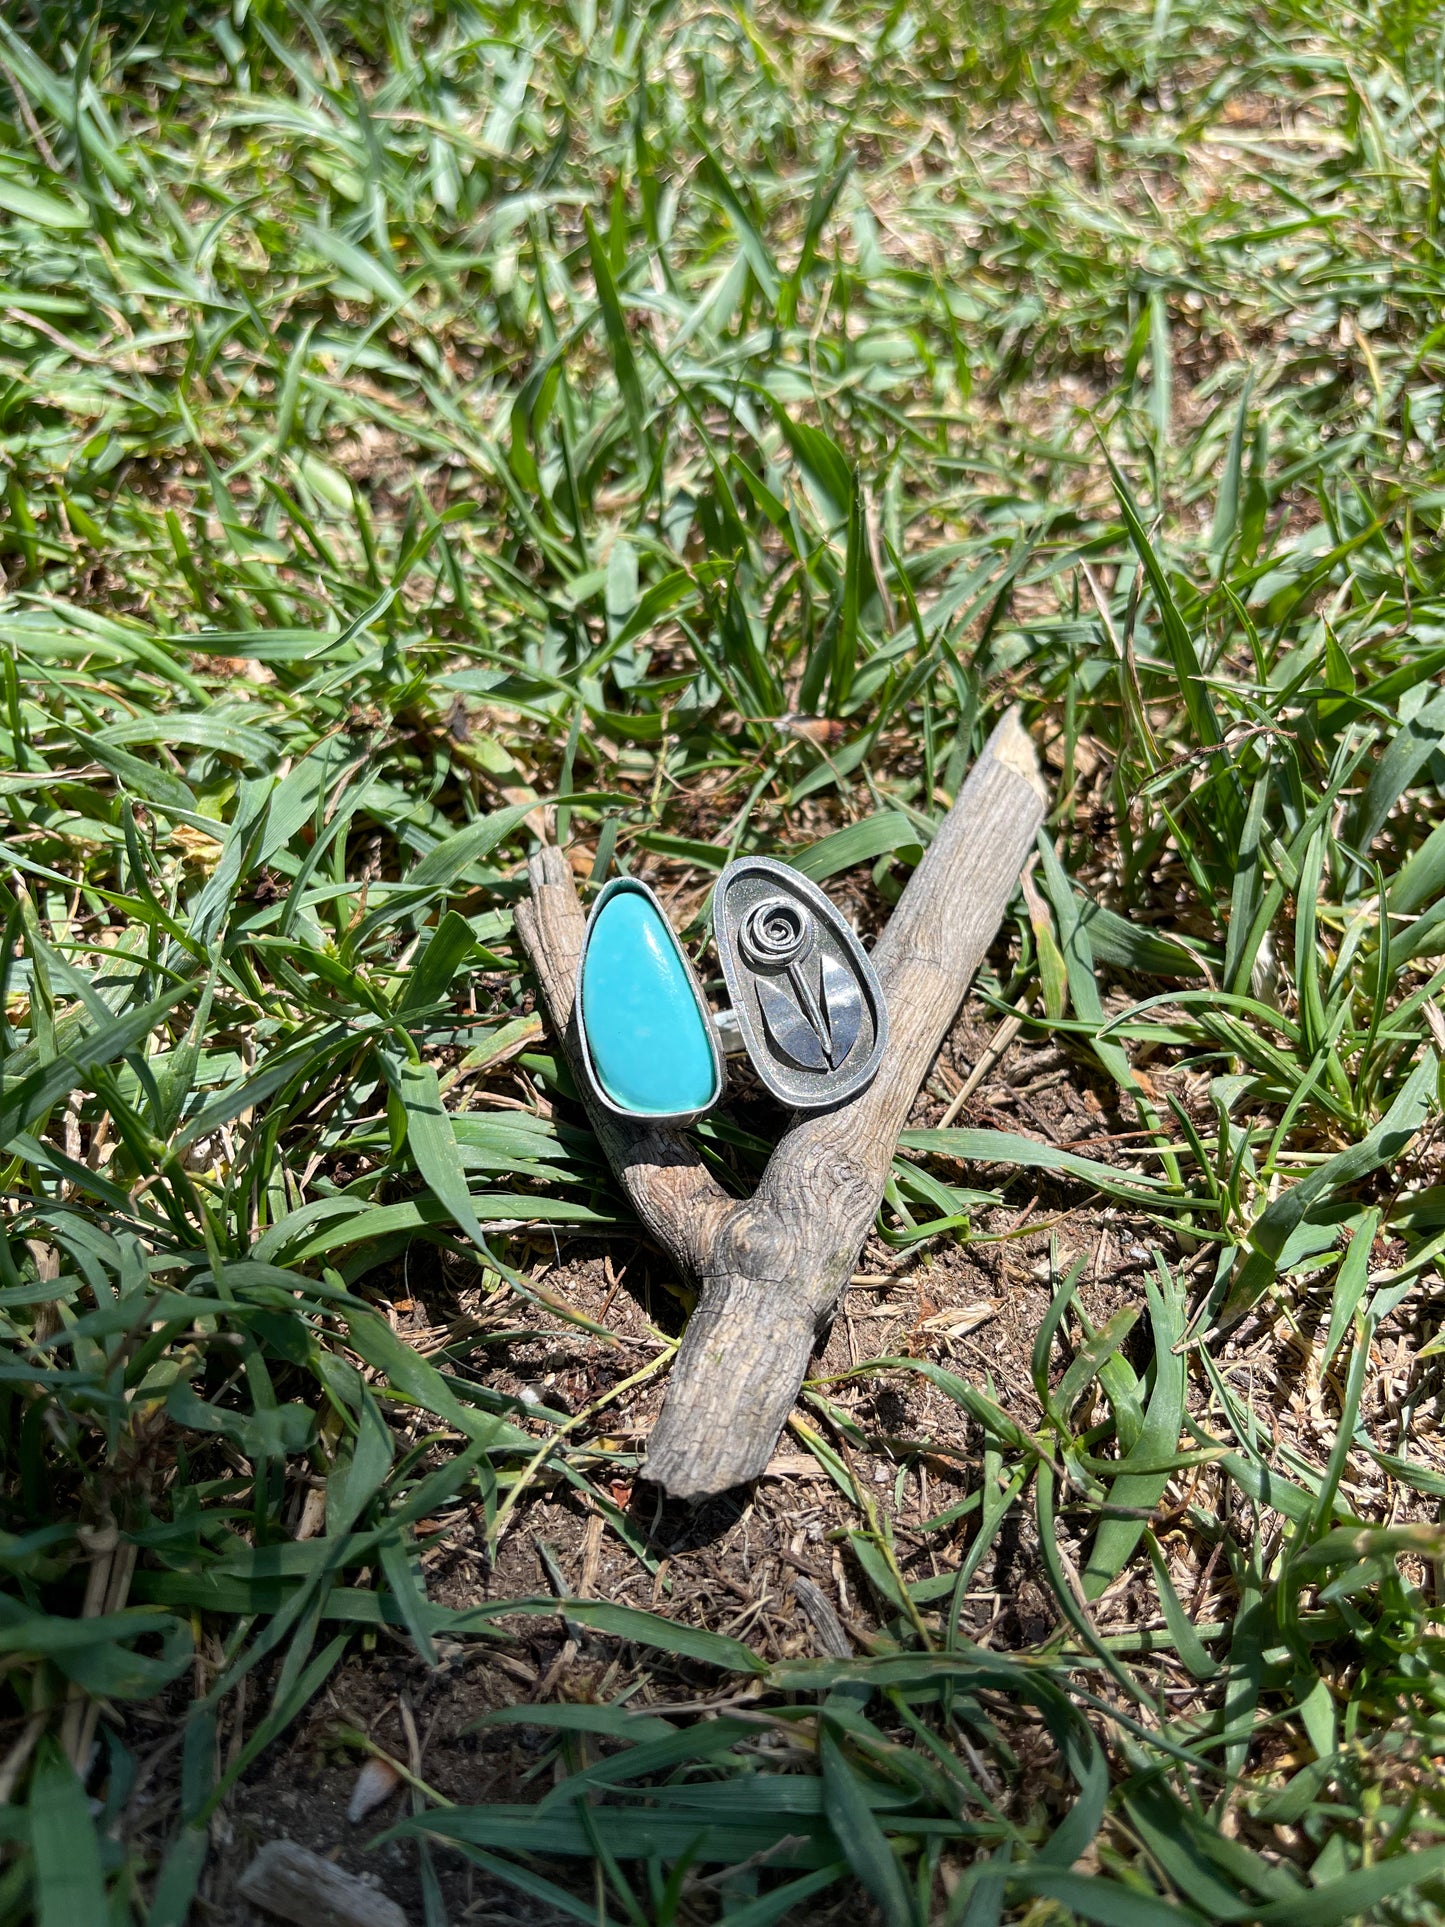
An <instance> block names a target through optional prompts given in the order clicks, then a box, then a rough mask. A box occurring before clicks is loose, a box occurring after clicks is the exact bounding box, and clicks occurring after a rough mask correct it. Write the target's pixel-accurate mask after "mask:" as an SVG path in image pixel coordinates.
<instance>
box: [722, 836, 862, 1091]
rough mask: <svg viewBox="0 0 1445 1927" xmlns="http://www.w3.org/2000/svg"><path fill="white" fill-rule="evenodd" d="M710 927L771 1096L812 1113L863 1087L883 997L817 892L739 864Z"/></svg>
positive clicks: (792, 873)
mask: <svg viewBox="0 0 1445 1927" xmlns="http://www.w3.org/2000/svg"><path fill="white" fill-rule="evenodd" d="M712 921H713V939H714V941H715V943H716V945H717V952H718V957H719V960H720V961H721V963H722V969H723V976H724V977H725V978H726V980H727V987H728V994H729V995H730V996H731V998H732V1004H733V1018H734V1022H735V1023H736V1026H737V1028H738V1030H739V1031H740V1032H741V1035H742V1042H743V1047H744V1048H745V1050H746V1051H747V1054H748V1056H749V1057H750V1058H751V1060H752V1064H753V1068H754V1070H755V1071H756V1072H757V1073H758V1076H759V1077H760V1078H761V1079H762V1081H763V1083H764V1084H766V1085H767V1087H768V1089H769V1090H770V1091H771V1092H772V1094H773V1096H774V1097H776V1098H778V1099H779V1100H780V1102H782V1103H784V1104H787V1105H790V1106H791V1107H792V1108H793V1109H794V1110H800V1111H819V1110H826V1109H828V1108H829V1107H830V1106H832V1105H834V1104H841V1103H842V1102H843V1101H844V1099H845V1098H849V1097H852V1096H853V1095H854V1094H855V1093H856V1092H858V1091H861V1090H862V1089H863V1088H864V1087H865V1086H866V1085H867V1084H869V1083H871V1082H872V1080H873V1076H874V1074H875V1072H876V1071H877V1069H878V1064H879V1060H880V1058H881V1057H882V1055H883V1047H884V1045H885V1044H886V1042H887V1041H888V1013H887V1009H886V1007H885V1005H884V1001H883V989H882V986H881V985H880V984H879V982H878V976H877V973H876V972H875V970H874V968H873V966H872V964H871V963H870V962H869V961H868V958H867V956H866V954H865V953H864V950H863V946H862V945H861V944H860V943H859V941H858V939H857V937H855V936H854V934H853V932H852V931H851V930H850V929H849V927H848V925H847V924H846V923H845V922H844V920H843V918H842V916H841V915H840V914H839V912H838V911H837V910H836V909H835V908H834V906H833V905H832V904H831V903H830V902H829V900H828V898H827V897H826V896H824V894H823V892H822V891H821V890H820V889H819V888H818V886H817V885H816V884H815V883H812V882H810V881H809V879H808V878H807V877H805V876H804V875H803V874H802V873H801V871H798V870H794V869H792V868H790V866H789V865H788V864H786V863H775V862H774V861H773V860H772V859H771V858H769V857H765V856H745V857H739V858H738V860H737V861H736V862H735V863H730V864H729V865H728V866H727V868H726V869H725V870H724V871H723V873H722V875H721V876H720V877H719V878H718V880H717V888H716V889H715V891H714V892H713V900H712Z"/></svg>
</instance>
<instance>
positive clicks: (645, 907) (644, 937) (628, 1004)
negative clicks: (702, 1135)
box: [582, 890, 718, 1117]
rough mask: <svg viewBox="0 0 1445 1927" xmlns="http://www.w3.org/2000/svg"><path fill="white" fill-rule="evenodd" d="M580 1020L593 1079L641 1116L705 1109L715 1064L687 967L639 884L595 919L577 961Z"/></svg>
mask: <svg viewBox="0 0 1445 1927" xmlns="http://www.w3.org/2000/svg"><path fill="white" fill-rule="evenodd" d="M582 1022H583V1025H584V1027H585V1028H586V1032H587V1049H588V1051H589V1053H590V1054H591V1058H592V1068H593V1071H594V1072H595V1074H596V1077H597V1081H598V1083H599V1084H600V1085H601V1086H602V1089H603V1090H604V1091H605V1092H606V1094H607V1096H608V1097H610V1098H611V1100H612V1102H613V1103H614V1104H616V1105H617V1106H618V1107H619V1108H620V1109H622V1110H627V1111H634V1112H637V1113H638V1114H639V1115H641V1116H643V1117H669V1116H674V1115H676V1114H678V1113H680V1112H684V1111H703V1110H706V1109H707V1107H708V1106H709V1105H710V1104H712V1103H713V1102H714V1101H715V1099H716V1097H717V1094H718V1093H717V1066H716V1063H715V1061H714V1058H713V1053H712V1045H711V1042H710V1040H709V1038H708V1034H707V1029H706V1026H705V1024H704V1022H703V1016H702V1012H701V1011H700V1010H699V1009H698V1004H697V998H696V996H695V995H694V992H693V987H692V982H691V979H690V978H689V976H688V972H687V965H686V964H685V963H684V961H683V957H682V952H681V951H680V950H679V948H678V944H677V939H676V937H674V935H673V934H672V930H671V927H670V926H669V925H668V923H667V921H666V919H665V918H664V917H662V916H661V915H659V913H658V911H657V909H656V908H655V906H654V905H653V904H652V903H651V901H650V900H649V899H648V898H647V897H645V896H644V895H643V894H642V892H641V891H640V890H618V891H617V892H615V894H614V895H612V896H610V897H609V898H608V899H607V901H606V903H604V904H603V905H602V908H601V909H600V910H599V911H598V912H597V915H596V917H595V918H594V919H593V923H592V928H591V931H590V933H589V935H588V939H587V954H586V957H585V958H584V959H583V964H582Z"/></svg>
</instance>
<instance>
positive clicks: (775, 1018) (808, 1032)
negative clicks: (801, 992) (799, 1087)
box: [756, 977, 828, 1071]
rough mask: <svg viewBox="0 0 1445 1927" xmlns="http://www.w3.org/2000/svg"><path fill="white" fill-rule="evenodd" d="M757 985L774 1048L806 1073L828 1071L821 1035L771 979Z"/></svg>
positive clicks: (765, 1021)
mask: <svg viewBox="0 0 1445 1927" xmlns="http://www.w3.org/2000/svg"><path fill="white" fill-rule="evenodd" d="M756 984H757V992H758V1006H759V1008H760V1009H761V1011H762V1013H763V1022H764V1023H765V1024H766V1025H767V1027H768V1035H769V1036H770V1037H771V1038H772V1040H773V1044H774V1047H775V1048H776V1049H778V1050H780V1051H781V1052H782V1053H783V1055H784V1056H785V1057H788V1058H791V1059H792V1061H793V1063H795V1064H798V1065H800V1066H801V1067H802V1068H803V1069H804V1070H805V1071H825V1070H827V1068H828V1060H827V1058H826V1057H825V1056H824V1055H823V1046H822V1045H821V1044H820V1043H819V1042H818V1037H817V1033H816V1032H815V1031H814V1029H813V1026H812V1025H811V1024H810V1023H809V1022H808V1020H807V1018H806V1017H805V1016H804V1015H803V1013H802V1011H801V1010H799V1008H798V1006H797V1005H796V1004H795V1003H794V1002H793V1000H792V998H791V997H790V996H789V995H788V993H787V992H786V991H785V990H784V989H783V987H782V985H781V984H778V983H774V981H773V980H772V978H771V977H759V978H757V979H756Z"/></svg>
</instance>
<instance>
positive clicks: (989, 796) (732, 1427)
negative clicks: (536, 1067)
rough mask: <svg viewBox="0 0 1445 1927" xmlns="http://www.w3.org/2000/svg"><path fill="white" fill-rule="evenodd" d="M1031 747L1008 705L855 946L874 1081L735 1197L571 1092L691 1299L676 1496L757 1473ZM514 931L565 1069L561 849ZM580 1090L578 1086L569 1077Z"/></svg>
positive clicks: (896, 1117)
mask: <svg viewBox="0 0 1445 1927" xmlns="http://www.w3.org/2000/svg"><path fill="white" fill-rule="evenodd" d="M1046 801H1047V791H1046V789H1045V787H1044V783H1043V780H1042V778H1041V776H1040V774H1039V768H1038V761H1037V758H1036V757H1035V755H1034V750H1033V745H1032V744H1031V743H1030V741H1029V739H1028V737H1027V736H1026V735H1025V733H1024V731H1023V729H1022V727H1021V726H1020V724H1019V722H1018V720H1017V718H1016V717H1015V716H1013V715H1012V714H1010V715H1008V716H1006V717H1005V718H1004V720H1003V721H1002V722H1001V723H1000V724H999V726H998V727H997V729H995V730H994V732H993V735H992V736H991V737H990V738H989V740H988V742H987V744H986V745H985V747H984V751H983V754H982V755H981V756H980V757H979V759H978V762H977V763H976V764H975V765H974V767H973V769H972V771H971V772H970V774H969V777H968V781H967V782H966V783H965V784H964V786H963V788H962V789H961V790H960V791H959V794H958V798H957V801H956V802H955V803H954V805H953V807H952V809H950V810H949V812H948V814H947V815H946V816H945V817H944V819H943V821H942V823H941V824H940V825H939V827H938V832H937V834H936V835H935V837H934V839H933V841H932V843H930V845H929V846H928V849H927V850H926V851H925V853H924V856H923V861H922V862H921V863H920V864H919V866H918V868H917V870H915V872H914V873H913V876H912V877H911V879H910V880H909V883H908V886H907V888H906V889H905V890H904V892H903V895H902V897H901V899H900V900H899V903H898V907H897V909H896V910H895V911H894V913H893V916H892V918H891V919H890V920H889V923H888V927H887V929H886V930H885V931H884V932H883V935H882V937H881V938H880V939H879V941H878V945H877V948H876V949H875V950H874V952H873V962H874V965H875V966H876V968H877V971H878V975H879V978H880V980H881V982H882V985H883V992H884V995H885V997H886V998H887V1001H888V1021H889V1038H888V1048H887V1051H886V1052H885V1054H884V1058H883V1062H882V1065H881V1066H880V1068H879V1072H878V1075H877V1077H876V1078H875V1079H874V1081H873V1083H872V1084H871V1085H870V1086H869V1087H868V1089H867V1090H866V1091H863V1092H861V1093H860V1094H859V1095H858V1096H857V1097H855V1098H853V1099H852V1100H851V1101H850V1102H848V1103H846V1104H843V1105H840V1106H839V1108H838V1109H837V1110H834V1111H828V1112H824V1113H822V1114H821V1115H817V1116H812V1117H806V1118H803V1119H801V1120H799V1121H798V1122H796V1123H794V1124H793V1125H792V1126H791V1127H790V1128H789V1129H788V1130H787V1131H786V1132H785V1134H784V1135H783V1137H782V1139H781V1141H780V1142H779V1144H778V1147H777V1149H776V1150H775V1151H774V1152H773V1155H772V1158H771V1159H770V1160H769V1163H768V1167H767V1170H766V1171H765V1172H764V1173H763V1177H762V1181H761V1183H760V1184H759V1185H758V1188H757V1190H756V1191H755V1192H754V1193H753V1195H752V1197H751V1198H743V1199H738V1198H733V1197H730V1196H729V1195H728V1194H727V1193H726V1192H725V1191H724V1190H723V1189H722V1187H721V1186H720V1185H719V1184H718V1183H717V1181H716V1179H715V1178H714V1177H713V1176H712V1175H711V1173H710V1172H709V1171H708V1169H707V1167H706V1166H705V1165H704V1163H703V1161H702V1158H701V1156H700V1155H699V1153H698V1151H697V1150H696V1148H695V1146H694V1145H693V1144H692V1142H691V1141H690V1140H689V1138H688V1137H687V1136H686V1135H685V1133H683V1132H682V1131H678V1130H671V1129H662V1128H656V1127H648V1126H646V1125H632V1124H629V1123H627V1122H626V1121H624V1120H622V1119H619V1118H616V1117H613V1116H611V1115H609V1114H608V1113H606V1112H604V1111H602V1110H601V1109H600V1107H597V1106H589V1115H590V1117H591V1120H592V1127H593V1129H594V1130H595V1132H596V1133H597V1137H598V1140H599V1142H600V1143H601V1145H602V1148H603V1151H604V1152H605V1154H606V1157H607V1160H608V1162H609V1163H610V1164H611V1166H612V1168H613V1170H614V1171H615V1172H616V1174H617V1176H618V1179H619V1180H620V1182H621V1184H622V1187H623V1189H624V1190H625V1191H626V1193H627V1196H628V1198H629V1199H630V1200H631V1203H632V1206H633V1208H634V1210H635V1211H636V1212H637V1215H638V1217H639V1218H640V1219H641V1220H642V1222H643V1224H644V1225H646V1227H647V1228H648V1230H649V1231H650V1232H651V1233H652V1235H653V1236H654V1237H655V1238H656V1239H657V1241H658V1243H659V1244H660V1245H661V1246H662V1247H663V1249H664V1250H665V1251H666V1252H667V1254H668V1255H669V1257H671V1258H672V1260H673V1262H674V1263H675V1264H676V1265H677V1266H678V1268H679V1270H680V1271H681V1272H682V1273H683V1274H684V1275H685V1276H686V1277H687V1278H689V1279H690V1280H692V1281H693V1282H694V1283H695V1284H696V1286H697V1288H698V1302H697V1307H696V1309H695V1310H694V1312H693V1314H692V1316H691V1318H690V1319H689V1320H688V1325H687V1330H686V1332H685V1333H684V1335H683V1340H682V1344H681V1346H680V1348H679V1350H678V1354H677V1360H676V1363H675V1364H674V1366H673V1372H672V1379H671V1383H670V1386H669V1389H668V1395H667V1401H666V1404H665V1405H664V1407H663V1410H662V1413H661V1416H660V1417H659V1418H658V1421H657V1424H656V1426H655V1427H654V1428H653V1432H652V1436H651V1439H650V1440H649V1442H648V1452H647V1464H646V1474H647V1477H648V1478H650V1479H652V1480H654V1481H655V1482H656V1483H657V1484H659V1485H661V1486H662V1487H664V1488H665V1490H666V1491H668V1492H670V1493H672V1494H674V1495H675V1496H679V1497H702V1496H703V1495H705V1494H707V1493H713V1492H722V1491H725V1490H726V1489H727V1488H728V1487H729V1486H733V1485H738V1484H740V1483H742V1482H743V1481H744V1480H746V1479H751V1478H756V1477H757V1475H758V1474H759V1473H760V1472H761V1471H762V1469H763V1467H764V1466H765V1465H766V1464H767V1462H768V1458H769V1456H770V1454H771V1452H772V1449H773V1446H774V1445H775V1443H776V1442H777V1438H778V1434H779V1432H780V1431H781V1430H782V1428H783V1425H784V1423H785V1421H786V1419H787V1416H788V1413H789V1411H790V1410H791V1409H792V1405H793V1401H794V1399H795V1398H796V1397H797V1395H798V1388H799V1386H800V1385H801V1384H802V1382H803V1378H804V1375H805V1373H806V1371H807V1366H808V1357H809V1354H810V1353H811V1351H812V1348H813V1344H814V1340H815V1338H816V1335H817V1331H818V1327H819V1325H820V1324H821V1323H822V1322H823V1320H824V1319H825V1318H826V1317H827V1315H828V1313H829V1312H830V1311H831V1310H832V1309H833V1306H834V1305H835V1303H836V1302H837V1299H838V1296H839V1293H840V1292H841V1291H842V1290H843V1288H844V1286H845V1285H846V1284H847V1282H848V1279H849V1277H850V1276H851V1274H852V1271H853V1267H854V1265H855V1264H856V1262H857V1258H858V1252H859V1250H860V1249H861V1247H862V1243H863V1240H864V1238H865V1237H866V1236H867V1234H868V1227H869V1226H870V1225H871V1224H872V1222H873V1217H874V1214H875V1212H876V1211H877V1209H878V1206H879V1203H880V1201H881V1199H882V1196H883V1186H884V1184H885V1182H886V1181H887V1177H888V1172H889V1169H890V1167H891V1165H892V1161H893V1153H894V1150H895V1149H896V1147H897V1143H898V1133H899V1131H900V1130H901V1129H902V1128H903V1125H904V1123H905V1121H906V1120H907V1117H908V1113H909V1111H910V1109H911V1108H912V1105H913V1100H914V1098H915V1096H916V1095H917V1092H918V1088H919V1085H920V1084H921V1083H922V1081H923V1079H924V1077H925V1076H926V1075H927V1074H928V1068H929V1066H930V1064H931V1063H932V1062H933V1059H934V1056H935V1055H936V1053H937V1051H938V1047H939V1045H940V1044H941V1043H942V1041H943V1039H944V1037H945V1036H946V1035H947V1033H948V1030H949V1028H950V1026H951V1025H952V1023H953V1020H954V1018H955V1016H956V1015H957V1012H958V1008H959V1005H960V1004H961V1003H962V1001H963V998H964V995H965V993H966V991H967V989H968V986H969V983H970V982H971V981H972V978H973V973H974V971H975V970H976V969H977V968H978V965H979V963H980V961H981V959H982V958H983V956H984V953H985V952H986V951H987V949H988V946H989V945H990V943H992V941H993V939H994V936H995V934H996V932H997V930H998V927H999V924H1000V922H1001V921H1002V918H1003V913H1004V911H1005V910H1006V909H1007V907H1008V902H1009V898H1010V897H1011V896H1012V894H1013V890H1014V885H1015V883H1016V882H1017V880H1018V875H1019V872H1020V870H1021V869H1022V867H1023V864H1024V861H1025V859H1026V858H1027V856H1028V853H1029V851H1030V849H1031V848H1032V846H1033V841H1034V837H1035V835H1036V834H1037V831H1038V828H1039V825H1040V823H1041V822H1042V821H1043V815H1044V806H1045V803H1046ZM530 874H531V879H532V900H531V902H530V903H522V904H520V905H519V906H518V910H517V927H518V930H519V932H520V934H521V938H522V942H523V943H524V944H525V946H526V949H527V953H528V955H529V956H530V958H531V960H532V964H533V967H534V968H535V970H536V972H537V977H538V980H539V982H540V984H541V987H542V995H543V999H544V1001H545V1003H546V1006H547V1013H548V1016H549V1017H550V1019H551V1022H552V1027H553V1029H554V1031H555V1033H556V1034H557V1036H558V1037H560V1038H561V1039H562V1040H563V1042H564V1046H565V1049H566V1051H567V1055H568V1058H569V1060H570V1061H571V1062H572V1063H573V1065H574V1066H575V1065H576V1063H577V1057H578V1046H577V1035H576V1024H575V1018H574V1012H573V1005H574V999H575V992H576V983H577V969H578V964H579V962H580V960H581V955H582V944H583V938H584V935H585V931H586V919H585V916H584V914H583V910H582V906H581V904H580V902H579V901H578V898H577V892H576V888H575V887H574V885H573V882H572V874H571V871H570V870H569V869H568V867H567V864H566V862H565V861H564V859H563V857H562V855H561V853H560V852H559V851H557V850H553V849H544V850H541V851H539V852H538V854H537V855H536V856H535V857H533V858H532V861H531V865H530ZM578 1085H579V1088H585V1085H584V1083H583V1080H582V1079H581V1078H580V1077H579V1079H578Z"/></svg>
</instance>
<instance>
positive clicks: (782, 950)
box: [738, 897, 814, 970]
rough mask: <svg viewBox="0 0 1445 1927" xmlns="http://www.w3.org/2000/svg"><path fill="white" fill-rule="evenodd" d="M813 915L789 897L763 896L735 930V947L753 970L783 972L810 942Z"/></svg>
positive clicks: (804, 951)
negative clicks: (736, 936) (736, 941)
mask: <svg viewBox="0 0 1445 1927" xmlns="http://www.w3.org/2000/svg"><path fill="white" fill-rule="evenodd" d="M813 935H814V929H813V914H812V912H811V911H810V910H808V909H806V908H804V906H803V905H802V904H799V903H794V902H793V901H792V899H791V898H789V897H765V898H764V899H763V901H762V902H761V903H756V904H754V905H753V907H752V909H751V910H749V912H748V914H747V916H746V917H745V918H744V919H743V921H742V924H741V925H740V926H739V929H738V948H739V950H741V951H742V953H743V957H744V959H745V961H746V962H747V963H748V964H750V965H751V966H752V968H753V969H754V970H786V968H787V967H788V965H789V964H791V963H796V962H797V961H798V960H799V959H800V958H801V957H802V956H804V955H805V953H806V952H807V950H808V949H809V947H810V946H811V944H812V942H813Z"/></svg>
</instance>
